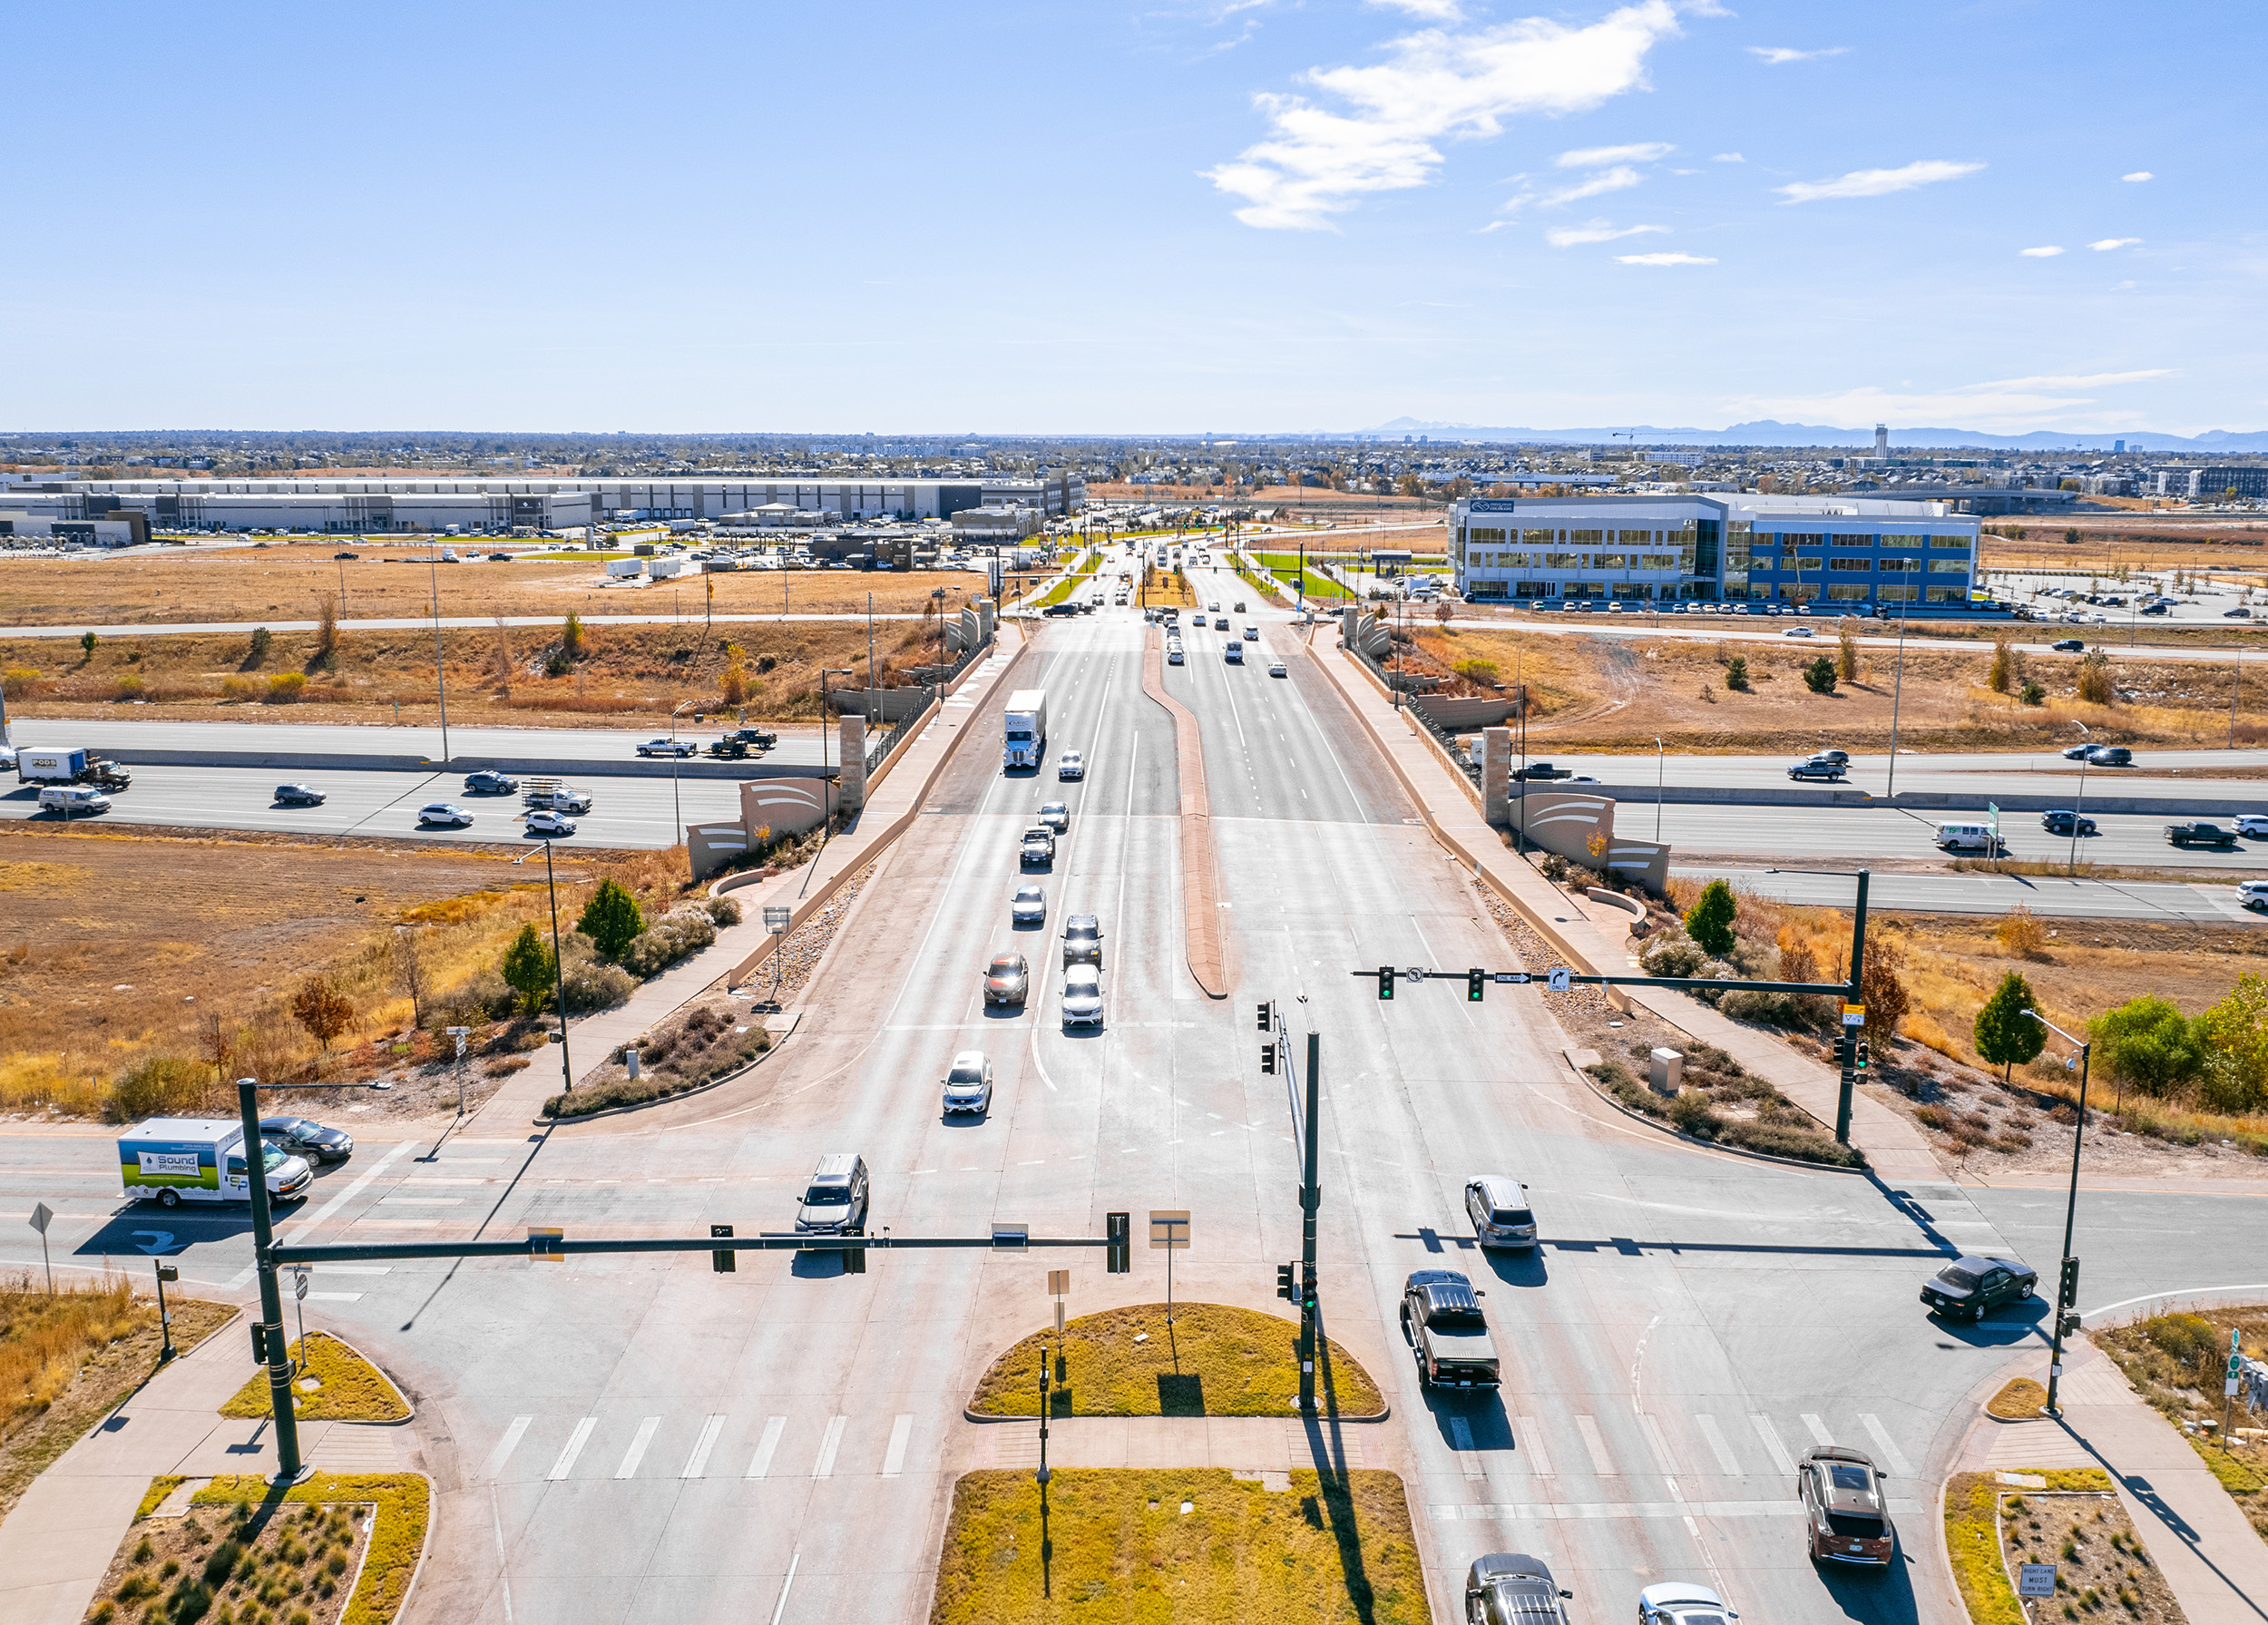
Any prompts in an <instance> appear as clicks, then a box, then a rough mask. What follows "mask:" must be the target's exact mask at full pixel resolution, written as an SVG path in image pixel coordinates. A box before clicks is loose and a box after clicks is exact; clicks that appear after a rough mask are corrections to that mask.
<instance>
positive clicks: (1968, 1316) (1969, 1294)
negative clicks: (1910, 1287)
mask: <svg viewBox="0 0 2268 1625" xmlns="http://www.w3.org/2000/svg"><path fill="white" fill-rule="evenodd" d="M2038 1285H2039V1271H2038V1270H2037V1269H2034V1268H2031V1267H2030V1266H2029V1265H2028V1264H2019V1263H2018V1262H2017V1261H2016V1260H2015V1259H2013V1258H1967V1257H1963V1258H1956V1259H1954V1260H1953V1261H1952V1262H1951V1263H1950V1264H1948V1265H1947V1266H1946V1267H1945V1268H1942V1269H1941V1270H1939V1271H1938V1272H1937V1273H1936V1274H1935V1275H1933V1276H1931V1277H1930V1278H1929V1279H1928V1280H1926V1281H1924V1282H1922V1283H1921V1301H1922V1302H1923V1303H1925V1304H1927V1305H1929V1306H1930V1311H1931V1313H1932V1314H1936V1315H1942V1316H1944V1317H1946V1318H1947V1319H1948V1320H1982V1319H1983V1318H1984V1317H1986V1316H1987V1315H1989V1314H1990V1313H1991V1312H1992V1311H1993V1310H1994V1309H1996V1308H1998V1307H1999V1306H2000V1305H2002V1304H2020V1303H2022V1302H2023V1301H2024V1300H2025V1299H2026V1298H2028V1297H2031V1295H2032V1291H2033V1289H2034V1288H2035V1287H2038Z"/></svg>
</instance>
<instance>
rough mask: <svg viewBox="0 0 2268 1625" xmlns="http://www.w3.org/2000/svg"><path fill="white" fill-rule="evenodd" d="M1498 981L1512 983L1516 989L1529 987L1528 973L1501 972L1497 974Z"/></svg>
mask: <svg viewBox="0 0 2268 1625" xmlns="http://www.w3.org/2000/svg"><path fill="white" fill-rule="evenodd" d="M1496 979H1497V980H1498V981H1499V982H1506V983H1510V984H1511V985H1512V986H1514V987H1525V986H1527V985H1528V973H1527V972H1526V971H1499V972H1497V973H1496Z"/></svg>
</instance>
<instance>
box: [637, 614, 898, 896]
mask: <svg viewBox="0 0 2268 1625" xmlns="http://www.w3.org/2000/svg"><path fill="white" fill-rule="evenodd" d="M923 602H924V603H926V602H928V601H927V600H925V599H924V601H923ZM719 687H720V691H721V693H722V696H723V699H724V702H725V703H726V704H727V705H746V704H747V703H748V652H747V651H745V650H743V649H742V648H741V647H740V645H739V644H738V643H728V644H726V645H725V674H724V677H723V678H722V679H721V680H720V684H719ZM608 884H610V885H611V884H612V883H611V882H609V883H608Z"/></svg>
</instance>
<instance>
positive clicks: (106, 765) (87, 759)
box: [15, 749, 134, 790]
mask: <svg viewBox="0 0 2268 1625" xmlns="http://www.w3.org/2000/svg"><path fill="white" fill-rule="evenodd" d="M15 776H16V778H17V779H18V780H19V781H20V782H22V783H24V784H36V785H51V784H91V785H93V786H95V787H96V788H100V789H105V790H122V789H124V788H126V787H127V786H128V785H130V784H132V783H133V781H134V776H133V775H132V774H131V773H129V772H127V771H126V769H125V768H122V767H120V766H119V765H118V764H117V763H116V762H114V761H112V760H110V759H108V758H105V757H100V756H97V755H95V754H94V752H93V751H92V750H45V749H41V750H19V751H17V752H16V755H15Z"/></svg>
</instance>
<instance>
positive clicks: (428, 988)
mask: <svg viewBox="0 0 2268 1625" xmlns="http://www.w3.org/2000/svg"><path fill="white" fill-rule="evenodd" d="M432 981H433V978H432V977H431V975H430V974H428V973H427V972H426V969H425V945H423V944H422V943H420V942H419V941H418V939H417V932H416V930H415V928H414V927H412V926H408V925H397V926H396V927H395V929H394V982H395V985H396V986H397V987H399V988H400V989H401V990H402V992H403V994H405V995H406V997H407V998H408V1000H409V1020H410V1025H412V1026H413V1027H422V1026H424V1025H425V1000H426V998H427V997H428V995H430V994H431V993H432V991H433V988H432Z"/></svg>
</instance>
